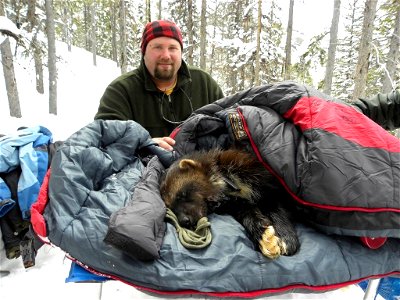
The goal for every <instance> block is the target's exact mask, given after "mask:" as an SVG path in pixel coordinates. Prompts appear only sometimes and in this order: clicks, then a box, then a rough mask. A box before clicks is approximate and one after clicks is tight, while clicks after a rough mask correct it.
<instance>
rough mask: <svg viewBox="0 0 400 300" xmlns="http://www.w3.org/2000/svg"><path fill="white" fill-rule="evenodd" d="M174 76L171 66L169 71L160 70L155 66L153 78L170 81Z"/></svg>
mask: <svg viewBox="0 0 400 300" xmlns="http://www.w3.org/2000/svg"><path fill="white" fill-rule="evenodd" d="M174 74H175V67H174V66H172V68H171V69H169V70H160V69H159V68H158V67H157V66H156V67H155V70H154V78H156V79H158V80H166V81H167V80H171V79H173V78H174Z"/></svg>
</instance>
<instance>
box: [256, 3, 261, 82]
mask: <svg viewBox="0 0 400 300" xmlns="http://www.w3.org/2000/svg"><path fill="white" fill-rule="evenodd" d="M261 9H262V0H258V17H257V23H258V24H257V46H256V47H257V49H256V63H255V71H254V73H255V74H254V75H255V79H254V81H255V85H256V86H258V85H260V63H261V61H260V60H261V16H262V11H261Z"/></svg>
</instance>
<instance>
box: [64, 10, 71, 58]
mask: <svg viewBox="0 0 400 300" xmlns="http://www.w3.org/2000/svg"><path fill="white" fill-rule="evenodd" d="M64 5H65V6H64V8H63V10H64V13H63V16H62V18H63V22H64V28H63V29H64V32H63V34H64V42H65V43H66V44H67V47H68V51H69V52H71V50H72V38H71V31H70V30H71V23H72V21H71V19H70V18H71V13H70V10H69V8H68V2H66V3H65V4H64Z"/></svg>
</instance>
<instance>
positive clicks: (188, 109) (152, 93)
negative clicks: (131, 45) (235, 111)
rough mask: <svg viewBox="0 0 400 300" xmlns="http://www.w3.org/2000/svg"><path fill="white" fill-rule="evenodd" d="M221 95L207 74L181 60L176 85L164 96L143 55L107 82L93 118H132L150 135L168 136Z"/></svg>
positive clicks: (219, 89)
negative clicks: (133, 67) (134, 64)
mask: <svg viewBox="0 0 400 300" xmlns="http://www.w3.org/2000/svg"><path fill="white" fill-rule="evenodd" d="M223 97H224V95H223V92H222V90H221V88H220V87H219V85H218V84H217V83H216V81H215V80H214V79H213V78H212V77H211V76H210V75H209V74H207V73H206V72H204V71H202V70H201V69H199V68H195V67H189V66H187V65H186V63H185V62H184V61H182V66H181V68H180V69H179V71H178V80H177V83H176V86H175V88H174V90H173V92H172V94H171V95H170V96H167V95H166V94H164V93H163V92H161V91H160V90H158V89H157V87H156V86H155V84H154V83H153V81H152V79H151V76H150V74H149V73H148V71H147V69H146V67H145V65H144V62H143V59H142V61H141V63H140V66H139V67H138V68H137V69H135V70H133V71H131V72H128V73H126V74H123V75H121V76H120V77H118V78H117V79H115V80H114V81H113V82H111V83H110V84H109V86H108V87H107V88H106V90H105V92H104V94H103V96H102V98H101V100H100V104H99V108H98V111H97V113H96V115H95V117H94V118H95V119H103V120H134V121H136V122H137V123H139V124H141V125H142V126H143V127H144V128H146V129H147V130H148V131H149V133H150V135H151V136H152V137H160V136H168V135H169V134H170V133H171V131H172V130H173V129H174V128H175V127H176V126H177V125H178V123H179V122H181V121H184V120H185V119H186V118H187V117H189V116H190V114H191V113H192V112H193V110H195V109H197V108H200V107H202V106H204V105H206V104H209V103H211V102H214V101H215V100H218V99H220V98H223ZM165 119H167V120H169V121H173V122H176V123H174V124H172V123H171V122H168V121H166V120H165Z"/></svg>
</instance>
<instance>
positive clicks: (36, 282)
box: [0, 40, 364, 300]
mask: <svg viewBox="0 0 400 300" xmlns="http://www.w3.org/2000/svg"><path fill="white" fill-rule="evenodd" d="M11 42H12V43H13V41H12V40H11ZM13 47H14V48H13V49H15V44H13ZM19 50H20V49H19ZM57 51H58V53H57V55H58V56H59V57H60V58H61V60H60V61H58V115H57V116H55V115H51V114H49V113H48V92H47V91H46V92H45V94H44V95H41V94H39V93H37V92H36V89H35V73H34V66H33V61H31V60H29V59H27V58H24V57H23V56H21V55H17V58H16V59H15V60H14V67H15V72H16V78H17V85H18V90H19V98H20V103H21V110H22V116H23V117H22V118H20V119H18V118H12V117H9V110H8V102H7V94H6V89H5V85H4V80H0V120H1V126H0V133H3V134H7V133H11V132H13V131H15V130H16V129H17V128H18V127H20V126H28V127H31V126H37V125H42V126H45V127H47V128H48V129H49V130H50V131H51V132H52V133H53V135H54V141H56V140H65V139H67V138H68V137H69V136H70V135H71V134H73V133H74V132H76V131H77V130H79V129H80V128H81V127H83V126H85V125H87V124H88V123H90V122H91V121H92V120H93V117H94V114H95V112H96V111H97V107H98V103H99V99H100V97H101V95H102V93H103V91H104V89H105V87H106V86H107V84H108V83H109V82H111V81H112V80H113V79H114V78H115V77H117V76H118V75H119V74H120V70H119V69H118V68H117V66H116V64H115V62H112V61H109V60H107V59H104V58H101V57H98V58H97V66H93V65H92V54H91V53H88V52H86V51H83V50H81V49H77V48H73V49H72V52H68V51H67V46H65V45H64V44H61V43H60V44H58V45H57ZM45 74H46V72H45ZM0 77H2V76H1V75H0ZM45 84H46V86H48V82H47V81H45ZM45 89H48V88H47V87H46V88H45ZM70 264H71V262H70V260H69V259H67V258H65V254H64V253H63V252H62V251H61V250H60V249H58V248H55V247H52V246H49V245H44V246H43V247H41V248H40V249H39V252H38V255H37V256H36V265H35V266H34V267H32V268H28V269H25V268H24V267H23V264H22V259H21V258H18V259H13V260H8V259H7V258H6V257H5V251H4V244H3V242H2V240H1V239H0V271H9V272H10V273H9V274H8V275H6V276H4V275H2V277H0V299H1V300H8V299H24V298H27V299H33V300H34V299H40V300H47V299H58V300H63V299H65V300H72V299H85V300H92V299H102V300H107V299H110V300H115V299H119V300H124V299H162V297H161V296H154V295H149V294H148V293H143V292H141V291H139V290H137V289H135V288H133V287H131V286H129V285H127V284H124V283H122V282H119V281H107V282H105V283H103V284H100V283H65V279H66V278H67V277H68V272H69V269H70ZM185 297H186V298H185ZM185 297H184V298H182V297H178V298H179V299H183V300H184V299H193V298H192V297H190V296H185ZM363 297H364V293H363V291H362V290H361V288H359V287H358V286H356V285H352V286H348V287H345V288H342V289H339V290H335V291H331V292H327V293H323V294H301V293H290V294H285V295H280V296H279V295H275V296H272V297H266V298H267V299H363ZM172 298H173V297H166V299H172ZM195 298H197V299H210V298H209V297H205V296H197V297H195Z"/></svg>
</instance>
